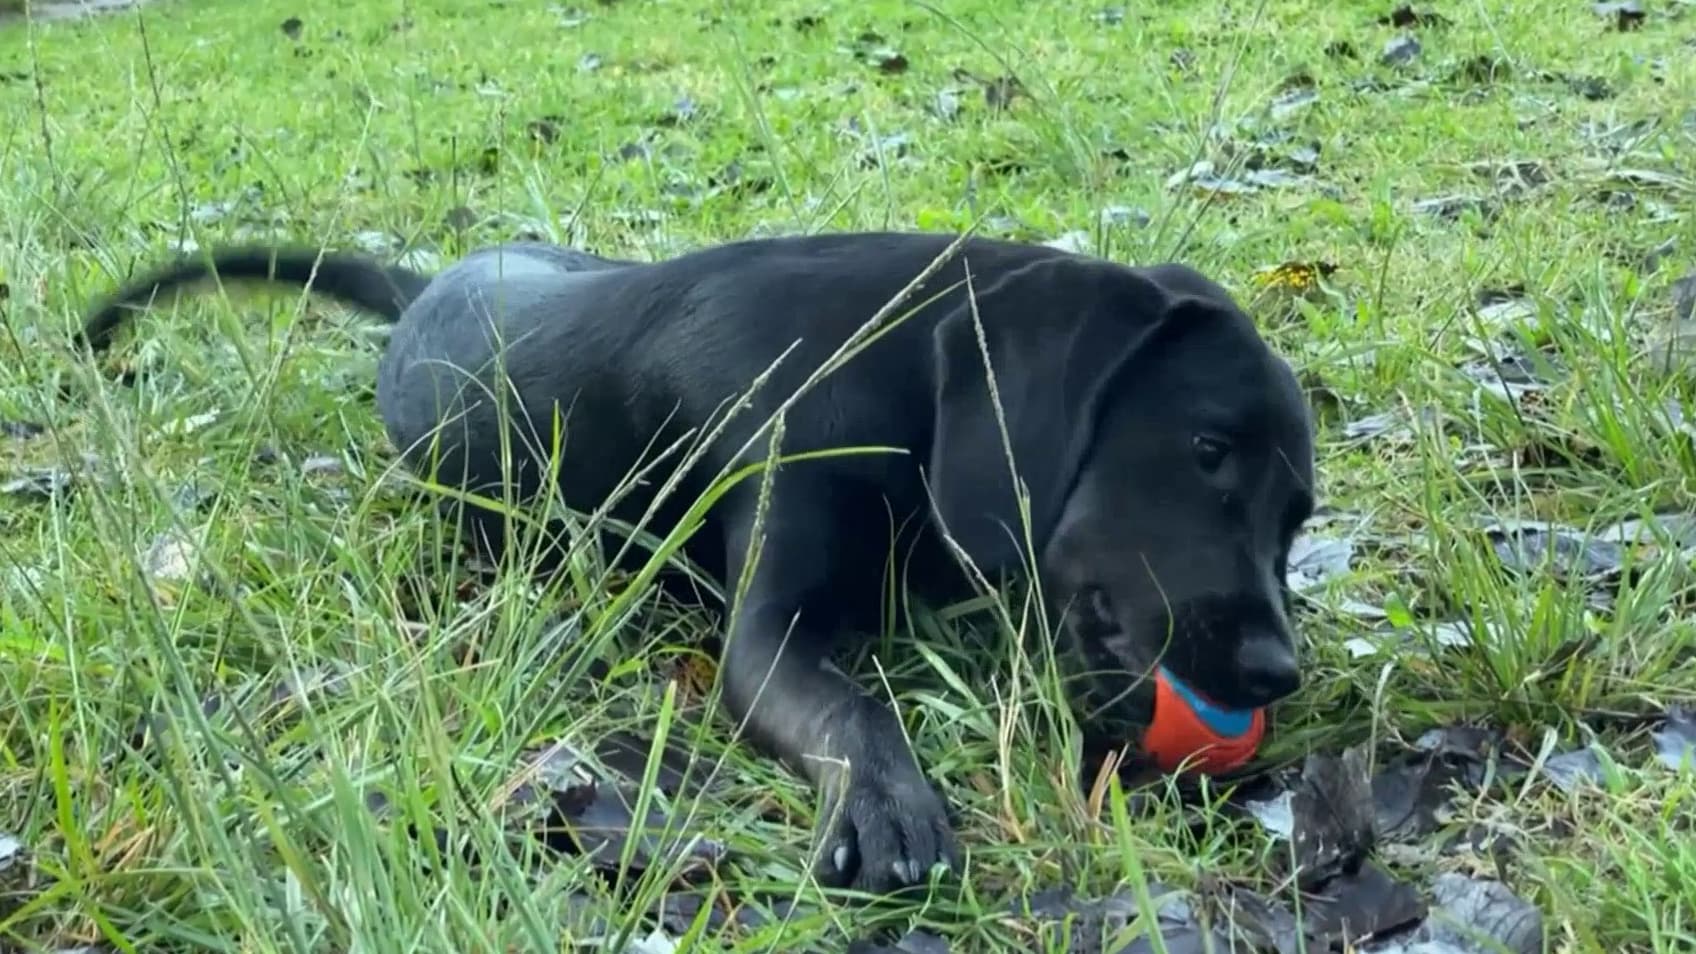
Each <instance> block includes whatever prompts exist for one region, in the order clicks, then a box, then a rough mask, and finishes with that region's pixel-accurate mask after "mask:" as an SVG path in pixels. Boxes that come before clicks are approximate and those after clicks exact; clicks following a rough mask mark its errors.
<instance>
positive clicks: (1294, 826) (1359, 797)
mask: <svg viewBox="0 0 1696 954" xmlns="http://www.w3.org/2000/svg"><path fill="white" fill-rule="evenodd" d="M1366 759H1367V755H1366V748H1365V747H1364V746H1354V747H1352V748H1349V749H1346V750H1344V752H1343V754H1342V755H1341V756H1332V755H1322V754H1317V753H1316V754H1313V755H1309V756H1308V757H1307V761H1306V763H1304V764H1303V766H1302V772H1301V780H1300V782H1299V783H1298V784H1297V785H1296V788H1295V793H1294V796H1293V797H1292V798H1291V800H1290V816H1291V833H1290V843H1291V845H1292V847H1293V849H1294V854H1295V860H1294V862H1293V863H1294V865H1295V872H1294V874H1295V878H1296V884H1297V885H1298V886H1303V887H1305V886H1308V885H1317V884H1322V883H1324V882H1326V881H1328V880H1330V879H1332V878H1335V877H1337V876H1338V875H1341V874H1344V873H1347V872H1350V871H1354V870H1357V869H1358V868H1359V867H1360V865H1361V863H1362V862H1363V861H1364V860H1365V858H1366V857H1367V855H1369V854H1371V852H1372V849H1373V848H1374V846H1375V845H1376V844H1377V830H1376V828H1375V827H1374V826H1375V824H1376V812H1375V807H1374V802H1373V798H1372V782H1371V780H1370V779H1369V778H1368V776H1367V770H1366Z"/></svg>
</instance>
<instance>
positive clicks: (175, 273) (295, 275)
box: [77, 247, 430, 353]
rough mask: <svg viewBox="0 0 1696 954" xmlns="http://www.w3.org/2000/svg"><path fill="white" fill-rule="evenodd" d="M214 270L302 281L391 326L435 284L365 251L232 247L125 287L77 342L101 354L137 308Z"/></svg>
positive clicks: (91, 317) (99, 309) (94, 313)
mask: <svg viewBox="0 0 1696 954" xmlns="http://www.w3.org/2000/svg"><path fill="white" fill-rule="evenodd" d="M214 274H216V275H217V276H218V277H219V278H220V279H234V280H238V281H269V282H287V283H290V284H295V285H300V286H301V287H303V288H310V289H311V290H312V291H313V292H317V293H319V294H323V295H327V296H329V297H330V298H333V299H335V300H337V301H340V302H343V303H345V304H348V305H352V306H353V307H355V308H361V309H364V310H365V311H369V312H372V313H374V314H377V315H380V316H381V317H382V318H383V319H384V320H385V321H387V322H390V323H391V324H392V323H393V322H395V321H397V320H399V318H400V315H401V312H403V311H405V310H406V306H407V305H409V304H411V303H412V301H413V299H415V298H417V297H418V296H419V294H420V293H422V292H423V291H424V287H425V286H426V285H428V284H430V276H428V275H423V274H420V273H418V272H415V271H412V270H411V269H408V268H402V267H401V266H398V265H384V264H383V263H381V262H379V261H377V260H376V259H374V258H370V257H368V256H364V255H357V254H352V253H346V252H323V253H320V252H317V251H310V250H307V249H286V248H285V249H279V248H269V247H248V248H232V249H226V250H223V251H219V252H215V253H214V254H213V255H212V256H211V259H210V260H209V261H189V260H183V261H179V262H175V263H173V264H170V265H166V266H164V267H162V268H159V269H157V270H155V271H154V272H153V273H151V274H149V275H146V276H143V277H142V278H139V279H136V280H135V281H133V282H131V283H129V284H128V285H125V286H124V287H123V288H121V289H119V290H118V291H116V292H114V293H113V294H112V295H110V296H109V297H107V298H106V299H105V300H104V301H102V302H100V303H99V304H98V305H96V306H95V307H94V308H92V309H90V311H89V313H88V317H87V318H86V319H85V320H84V321H83V326H82V331H81V332H80V333H79V334H78V335H77V343H78V344H79V345H80V346H82V347H85V348H87V349H89V350H90V351H93V352H96V353H98V352H100V351H103V350H105V349H106V347H107V346H108V345H110V344H111V341H112V335H113V333H114V332H116V331H117V330H118V328H119V326H121V325H122V324H123V323H124V319H125V318H126V317H128V316H129V313H130V312H131V311H134V310H136V309H139V308H145V307H147V306H148V305H149V304H151V303H152V302H153V300H154V299H155V298H156V297H158V296H159V295H161V294H164V293H167V292H170V291H172V290H174V289H177V288H181V287H183V286H185V285H191V284H194V283H196V282H199V281H203V280H205V279H207V278H210V277H212V276H213V275H214Z"/></svg>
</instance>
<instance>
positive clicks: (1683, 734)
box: [1650, 706, 1696, 772]
mask: <svg viewBox="0 0 1696 954" xmlns="http://www.w3.org/2000/svg"><path fill="white" fill-rule="evenodd" d="M1650 736H1651V737H1652V738H1653V739H1654V740H1655V758H1657V759H1659V760H1660V762H1661V764H1662V765H1665V766H1666V767H1667V768H1670V769H1672V770H1673V771H1675V772H1677V771H1683V772H1688V771H1691V770H1692V769H1696V712H1692V711H1691V710H1689V709H1686V708H1685V707H1683V706H1673V707H1672V708H1670V709H1668V710H1667V717H1666V721H1664V722H1662V723H1661V724H1660V725H1659V726H1658V727H1656V728H1655V730H1654V731H1653V732H1651V733H1650Z"/></svg>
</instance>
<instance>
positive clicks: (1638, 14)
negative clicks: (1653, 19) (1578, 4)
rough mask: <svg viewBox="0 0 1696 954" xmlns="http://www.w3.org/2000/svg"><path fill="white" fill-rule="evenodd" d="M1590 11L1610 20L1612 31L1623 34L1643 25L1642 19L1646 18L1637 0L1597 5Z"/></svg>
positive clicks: (1623, 0) (1645, 12)
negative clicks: (1612, 26)
mask: <svg viewBox="0 0 1696 954" xmlns="http://www.w3.org/2000/svg"><path fill="white" fill-rule="evenodd" d="M1590 9H1592V10H1594V11H1596V15H1597V16H1599V17H1602V18H1604V19H1608V20H1612V21H1613V25H1614V29H1616V30H1619V31H1621V32H1624V31H1626V30H1635V29H1637V28H1638V27H1640V26H1642V25H1643V19H1644V18H1645V17H1646V16H1648V13H1647V11H1645V10H1644V9H1643V4H1642V3H1639V2H1638V0H1621V2H1617V3H1598V4H1595V5H1594V6H1592V7H1591V8H1590Z"/></svg>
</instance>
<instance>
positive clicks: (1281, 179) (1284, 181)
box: [1166, 159, 1318, 196]
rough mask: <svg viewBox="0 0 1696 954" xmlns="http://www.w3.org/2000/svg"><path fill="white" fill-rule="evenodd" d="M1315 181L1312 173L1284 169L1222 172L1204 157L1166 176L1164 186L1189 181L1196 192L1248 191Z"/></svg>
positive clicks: (1253, 191) (1301, 185)
mask: <svg viewBox="0 0 1696 954" xmlns="http://www.w3.org/2000/svg"><path fill="white" fill-rule="evenodd" d="M1317 184H1318V181H1317V180H1316V179H1314V178H1313V177H1312V176H1306V175H1300V174H1298V173H1294V172H1289V171H1287V170H1284V169H1252V170H1248V171H1246V172H1244V173H1243V174H1242V175H1240V176H1225V175H1221V174H1219V173H1218V172H1217V171H1216V167H1215V165H1214V163H1213V161H1212V160H1208V159H1203V160H1202V161H1200V162H1197V163H1196V164H1194V165H1192V166H1190V167H1189V168H1187V169H1183V170H1180V171H1178V172H1175V173H1173V174H1172V175H1171V176H1168V177H1167V179H1166V187H1167V188H1169V189H1171V188H1177V187H1179V186H1184V185H1188V186H1190V187H1191V188H1193V189H1195V190H1196V191H1197V192H1201V193H1203V194H1212V195H1218V196H1230V195H1249V194H1252V193H1256V192H1261V191H1263V190H1268V189H1293V188H1302V187H1311V186H1315V185H1317Z"/></svg>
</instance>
